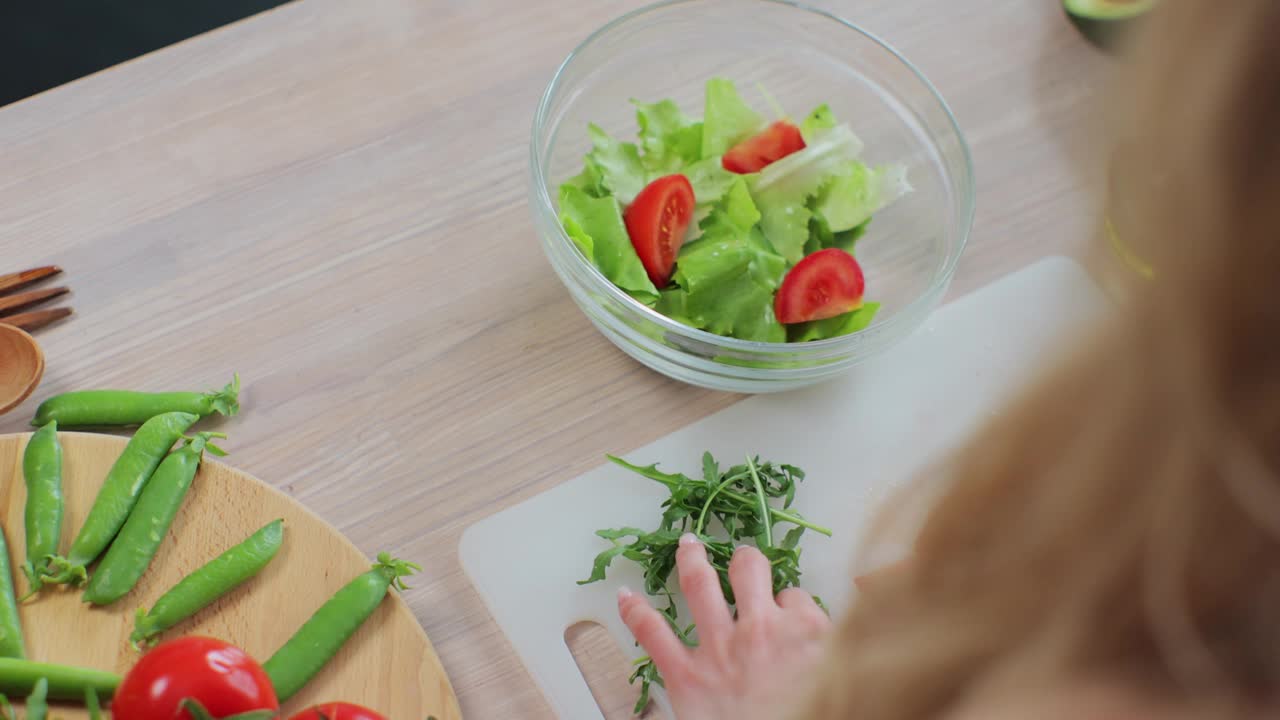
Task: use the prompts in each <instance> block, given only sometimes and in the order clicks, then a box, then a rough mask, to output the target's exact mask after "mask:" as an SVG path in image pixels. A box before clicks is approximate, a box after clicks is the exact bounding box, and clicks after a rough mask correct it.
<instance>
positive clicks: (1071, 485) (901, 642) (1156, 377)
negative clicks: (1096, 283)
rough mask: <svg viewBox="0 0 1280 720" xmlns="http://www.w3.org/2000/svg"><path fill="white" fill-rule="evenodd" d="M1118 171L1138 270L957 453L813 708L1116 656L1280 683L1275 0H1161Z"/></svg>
mask: <svg viewBox="0 0 1280 720" xmlns="http://www.w3.org/2000/svg"><path fill="white" fill-rule="evenodd" d="M1148 30H1149V31H1150V32H1149V33H1148V36H1147V37H1146V38H1145V39H1144V40H1145V42H1144V43H1143V46H1142V48H1141V52H1140V54H1139V57H1140V59H1141V61H1140V62H1139V63H1138V64H1137V65H1136V67H1137V68H1138V71H1137V81H1136V82H1135V83H1133V84H1132V85H1130V86H1129V88H1130V92H1129V98H1128V99H1129V101H1130V102H1131V108H1132V112H1133V116H1132V118H1131V120H1132V122H1130V123H1127V126H1128V128H1129V130H1130V132H1131V133H1132V136H1131V138H1130V141H1131V143H1132V144H1131V146H1130V148H1129V151H1128V152H1126V153H1125V162H1127V163H1130V164H1131V167H1129V168H1128V170H1129V171H1130V172H1127V173H1126V175H1127V176H1129V177H1138V176H1142V177H1152V176H1155V177H1156V180H1155V181H1154V182H1153V183H1152V184H1150V185H1146V184H1145V183H1143V184H1142V187H1145V190H1140V184H1139V183H1134V184H1133V186H1131V187H1117V188H1114V192H1115V195H1114V198H1115V202H1116V203H1120V204H1123V205H1124V214H1125V215H1126V216H1127V217H1130V218H1132V222H1131V223H1129V224H1128V225H1127V226H1126V228H1125V229H1124V233H1125V237H1124V239H1125V240H1126V241H1128V242H1130V243H1131V244H1133V245H1134V246H1136V247H1138V248H1140V249H1142V250H1143V251H1144V252H1146V253H1147V254H1148V255H1149V258H1150V260H1151V261H1152V265H1153V266H1154V267H1155V268H1156V278H1155V280H1154V281H1152V282H1144V283H1142V284H1141V287H1138V288H1136V289H1135V292H1134V294H1133V296H1132V297H1131V299H1130V300H1129V302H1127V303H1125V304H1124V306H1123V307H1122V308H1120V309H1118V310H1117V311H1116V313H1115V314H1114V316H1113V317H1111V318H1110V320H1109V322H1108V323H1107V325H1106V327H1104V328H1101V329H1099V331H1098V333H1097V336H1096V337H1093V338H1082V339H1081V347H1080V349H1079V351H1078V352H1077V353H1076V354H1075V355H1074V356H1073V357H1071V358H1068V359H1066V360H1065V362H1064V364H1063V365H1062V366H1061V367H1059V368H1058V369H1056V370H1054V371H1053V372H1052V373H1050V374H1049V376H1048V377H1046V378H1044V379H1043V380H1042V381H1041V382H1040V383H1038V384H1037V385H1036V386H1034V387H1033V388H1031V389H1030V390H1029V391H1028V392H1026V393H1025V394H1024V395H1023V396H1022V397H1021V398H1020V399H1019V400H1018V401H1017V402H1015V403H1013V405H1012V406H1011V407H1010V408H1008V409H1007V410H1006V412H1004V413H1001V414H1000V415H999V416H998V417H997V418H996V419H995V420H994V421H993V422H992V423H991V424H990V425H989V426H988V427H986V428H985V429H984V430H983V431H982V432H980V433H979V435H978V436H977V437H976V438H974V439H973V441H972V442H971V443H970V444H969V445H968V447H967V449H965V450H963V451H962V452H960V453H959V454H958V455H957V456H956V457H955V458H954V461H953V462H952V463H951V464H950V465H949V466H948V468H947V472H948V476H949V478H950V480H949V481H948V485H947V486H946V489H945V490H944V491H943V493H942V494H941V496H940V497H939V498H938V500H937V502H936V503H935V504H934V505H933V507H932V509H931V510H930V511H929V512H928V514H927V516H926V517H925V520H924V524H923V529H922V530H921V532H920V534H919V537H918V540H917V541H916V543H915V546H914V553H913V555H912V558H911V560H910V562H909V563H908V564H906V565H905V566H904V567H903V569H902V570H901V571H900V572H897V573H895V574H894V575H893V576H892V577H889V578H886V579H885V581H884V582H883V583H880V584H878V585H876V586H873V587H872V588H871V589H870V590H869V591H868V592H865V593H863V594H862V596H861V597H860V598H859V599H858V601H857V602H856V604H855V607H854V609H853V610H852V612H851V614H850V615H849V616H848V617H847V618H845V619H844V620H843V621H842V622H841V624H840V627H839V629H838V631H837V633H836V638H835V640H834V644H833V648H832V654H831V655H830V656H829V659H828V663H827V664H826V666H825V669H824V671H823V676H822V678H821V681H820V689H819V691H818V692H817V693H816V694H815V695H814V697H813V700H812V701H811V703H810V704H809V706H808V708H807V712H806V713H805V714H804V715H803V716H804V717H809V718H822V719H823V720H830V719H837V718H849V719H850V720H922V719H924V718H938V717H944V716H946V715H947V714H948V713H949V712H951V711H953V710H954V709H956V708H957V707H959V706H960V705H961V704H962V703H963V702H964V700H965V699H966V698H967V697H968V696H970V695H971V694H972V693H973V692H974V691H975V689H977V688H978V687H980V686H983V685H984V684H989V683H990V682H992V679H993V678H999V679H1000V682H1001V683H1002V684H1003V685H1002V686H1004V687H1007V688H1032V687H1037V686H1040V685H1043V684H1052V683H1053V682H1055V679H1061V678H1069V677H1108V678H1113V679H1117V680H1118V681H1119V682H1122V683H1124V684H1126V685H1130V686H1132V687H1140V688H1142V689H1144V690H1147V691H1150V692H1152V693H1154V694H1157V695H1159V696H1161V697H1164V698H1169V699H1171V700H1173V701H1175V702H1177V703H1179V704H1180V705H1182V706H1184V707H1191V706H1194V707H1196V708H1199V709H1204V710H1205V711H1206V714H1208V713H1212V714H1214V715H1215V716H1216V715H1221V716H1223V717H1238V716H1241V715H1242V714H1243V713H1244V710H1243V708H1245V707H1247V706H1249V705H1250V704H1252V703H1256V702H1274V701H1275V700H1276V695H1277V691H1278V690H1280V237H1277V236H1278V235H1280V2H1276V0H1231V2H1226V3H1221V2H1210V1H1209V0H1198V1H1197V0H1165V1H1164V2H1163V3H1162V4H1161V5H1160V7H1159V8H1158V9H1157V10H1156V12H1155V13H1154V14H1153V16H1152V18H1151V27H1149V28H1148Z"/></svg>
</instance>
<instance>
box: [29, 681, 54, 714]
mask: <svg viewBox="0 0 1280 720" xmlns="http://www.w3.org/2000/svg"><path fill="white" fill-rule="evenodd" d="M48 716H49V679H48V678H40V679H39V680H37V681H36V686H35V687H34V688H32V690H31V694H30V695H28V696H27V720H45V718H47V717H48Z"/></svg>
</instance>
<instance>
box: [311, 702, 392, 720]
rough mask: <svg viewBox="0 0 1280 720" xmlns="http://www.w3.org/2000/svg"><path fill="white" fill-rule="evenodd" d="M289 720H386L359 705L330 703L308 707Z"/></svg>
mask: <svg viewBox="0 0 1280 720" xmlns="http://www.w3.org/2000/svg"><path fill="white" fill-rule="evenodd" d="M289 720H387V719H386V718H385V717H383V716H381V715H379V714H378V713H376V712H374V711H372V710H370V709H369V708H366V707H360V706H359V705H352V704H351V703H344V702H332V703H324V704H323V705H316V706H315V707H309V708H307V709H306V710H303V711H302V712H300V713H298V714H297V715H294V716H293V717H291V718H289Z"/></svg>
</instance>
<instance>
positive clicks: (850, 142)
mask: <svg viewBox="0 0 1280 720" xmlns="http://www.w3.org/2000/svg"><path fill="white" fill-rule="evenodd" d="M861 152H862V141H860V140H859V139H858V138H857V136H856V135H854V134H853V131H852V130H850V129H849V128H848V127H846V126H843V125H839V126H836V127H834V128H832V129H830V130H825V131H822V132H821V134H820V135H819V136H818V137H817V139H816V140H815V141H814V142H813V143H812V144H810V145H808V146H807V147H806V148H805V149H803V150H801V151H799V152H796V153H792V154H791V155H788V156H787V157H785V158H782V159H781V160H779V161H777V162H775V163H773V164H772V165H769V166H768V167H766V168H765V169H764V170H762V171H761V172H760V174H759V175H758V176H757V177H756V179H755V181H754V191H755V192H754V197H755V199H756V203H757V205H759V207H760V213H761V215H762V218H761V220H760V227H761V229H762V230H763V231H764V235H765V237H766V238H767V239H768V240H769V242H770V243H771V244H772V245H773V247H774V248H775V249H776V250H777V251H778V253H779V254H780V255H782V257H784V258H786V260H787V262H789V263H791V264H795V263H798V262H800V260H801V259H802V258H803V257H804V256H805V250H806V246H808V245H809V244H810V220H811V219H812V218H813V214H814V213H813V205H812V201H813V200H814V198H817V197H818V195H819V193H820V192H821V191H822V190H823V188H824V187H825V186H826V185H828V184H830V183H831V182H832V181H833V178H835V177H836V176H837V175H839V174H840V173H841V172H842V171H845V172H847V169H848V167H849V165H850V163H851V162H855V161H856V160H855V158H856V157H857V156H858V154H859V153H861ZM824 214H825V213H824ZM826 222H827V223H828V224H830V223H831V219H830V218H826ZM831 228H832V230H833V231H837V230H840V229H847V228H836V227H835V226H834V225H831Z"/></svg>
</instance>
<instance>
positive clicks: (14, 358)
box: [0, 323, 44, 415]
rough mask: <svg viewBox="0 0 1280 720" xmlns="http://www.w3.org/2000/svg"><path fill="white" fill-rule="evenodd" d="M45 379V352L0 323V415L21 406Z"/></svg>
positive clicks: (13, 328) (32, 339)
mask: <svg viewBox="0 0 1280 720" xmlns="http://www.w3.org/2000/svg"><path fill="white" fill-rule="evenodd" d="M43 376H44V352H42V351H41V350H40V346H39V345H37V344H36V341H35V338H33V337H31V336H30V335H28V334H27V333H26V332H25V331H23V330H19V329H18V328H16V327H13V326H12V325H5V324H4V323H0V415H3V414H4V413H7V412H9V411H10V410H12V409H14V408H15V407H17V406H18V405H21V404H22V401H23V400H26V399H27V398H28V397H29V396H30V395H31V393H32V391H34V390H35V389H36V386H37V385H39V384H40V378H41V377H43Z"/></svg>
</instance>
